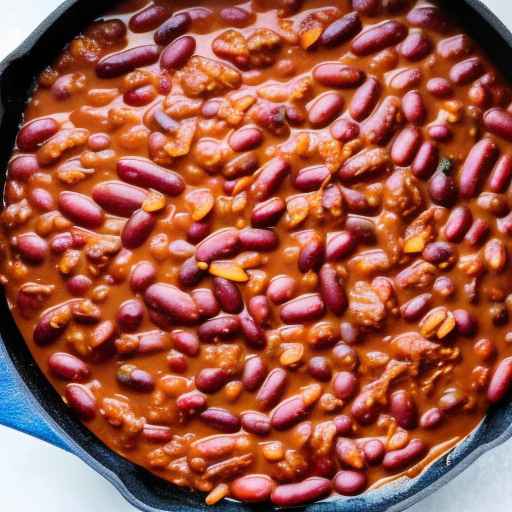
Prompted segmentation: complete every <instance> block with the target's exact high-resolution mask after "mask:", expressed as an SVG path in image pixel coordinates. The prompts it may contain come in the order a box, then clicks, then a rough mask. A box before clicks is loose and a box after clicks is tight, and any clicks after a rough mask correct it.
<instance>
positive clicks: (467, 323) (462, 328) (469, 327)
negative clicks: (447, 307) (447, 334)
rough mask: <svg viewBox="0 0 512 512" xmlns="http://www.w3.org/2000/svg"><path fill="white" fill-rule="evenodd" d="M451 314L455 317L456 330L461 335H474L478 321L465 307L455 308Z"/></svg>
mask: <svg viewBox="0 0 512 512" xmlns="http://www.w3.org/2000/svg"><path fill="white" fill-rule="evenodd" d="M453 316H454V317H455V324H456V327H457V332H458V333H459V334H460V335H461V336H468V337H471V336H474V335H475V334H476V331H477V330H478V323H477V320H476V318H475V317H474V316H473V315H472V314H471V313H470V312H469V311H466V310H465V309H456V310H455V311H454V312H453Z"/></svg>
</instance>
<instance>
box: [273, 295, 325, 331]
mask: <svg viewBox="0 0 512 512" xmlns="http://www.w3.org/2000/svg"><path fill="white" fill-rule="evenodd" d="M324 311H325V304H324V302H323V300H322V299H321V297H320V295H318V294H316V293H311V294H306V295H301V296H299V297H297V298H295V299H293V300H291V301H289V302H287V303H286V304H284V305H283V306H282V307H281V312H280V315H281V320H282V321H283V322H284V323H286V324H300V323H304V322H309V321H313V320H318V319H319V318H321V317H322V316H323V314H324Z"/></svg>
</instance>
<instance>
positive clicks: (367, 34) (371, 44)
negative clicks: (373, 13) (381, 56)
mask: <svg viewBox="0 0 512 512" xmlns="http://www.w3.org/2000/svg"><path fill="white" fill-rule="evenodd" d="M406 36H407V27H406V26H405V25H403V24H402V23H400V22H399V21H395V20H391V21H385V22H384V23H381V24H379V25H377V26H374V27H371V28H369V29H367V30H365V31H364V32H362V33H361V34H359V35H358V36H357V37H356V38H355V39H354V40H353V41H352V51H353V52H354V53H355V54H356V55H357V56H358V57H366V56H368V55H371V54H372V53H377V52H379V51H381V50H384V49H385V48H388V47H390V46H393V45H396V44H398V43H400V42H401V41H403V40H404V39H405V37H406Z"/></svg>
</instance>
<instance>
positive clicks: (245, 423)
mask: <svg viewBox="0 0 512 512" xmlns="http://www.w3.org/2000/svg"><path fill="white" fill-rule="evenodd" d="M242 427H243V429H244V430H245V431H246V432H249V433H250V434H255V435H257V436H266V435H267V434H268V433H269V432H270V430H271V425H270V419H269V417H268V416H267V415H266V414H263V413H261V412H253V411H249V412H244V413H243V414H242Z"/></svg>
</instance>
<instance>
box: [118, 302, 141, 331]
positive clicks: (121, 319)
mask: <svg viewBox="0 0 512 512" xmlns="http://www.w3.org/2000/svg"><path fill="white" fill-rule="evenodd" d="M116 318H117V324H118V325H119V327H120V328H121V330H123V331H125V332H134V331H136V330H137V329H138V328H139V327H140V324H141V323H142V320H143V318H144V306H143V305H142V303H141V302H140V301H139V300H136V299H130V300H127V301H125V302H123V303H122V304H121V306H119V309H118V310H117V317H116Z"/></svg>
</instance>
